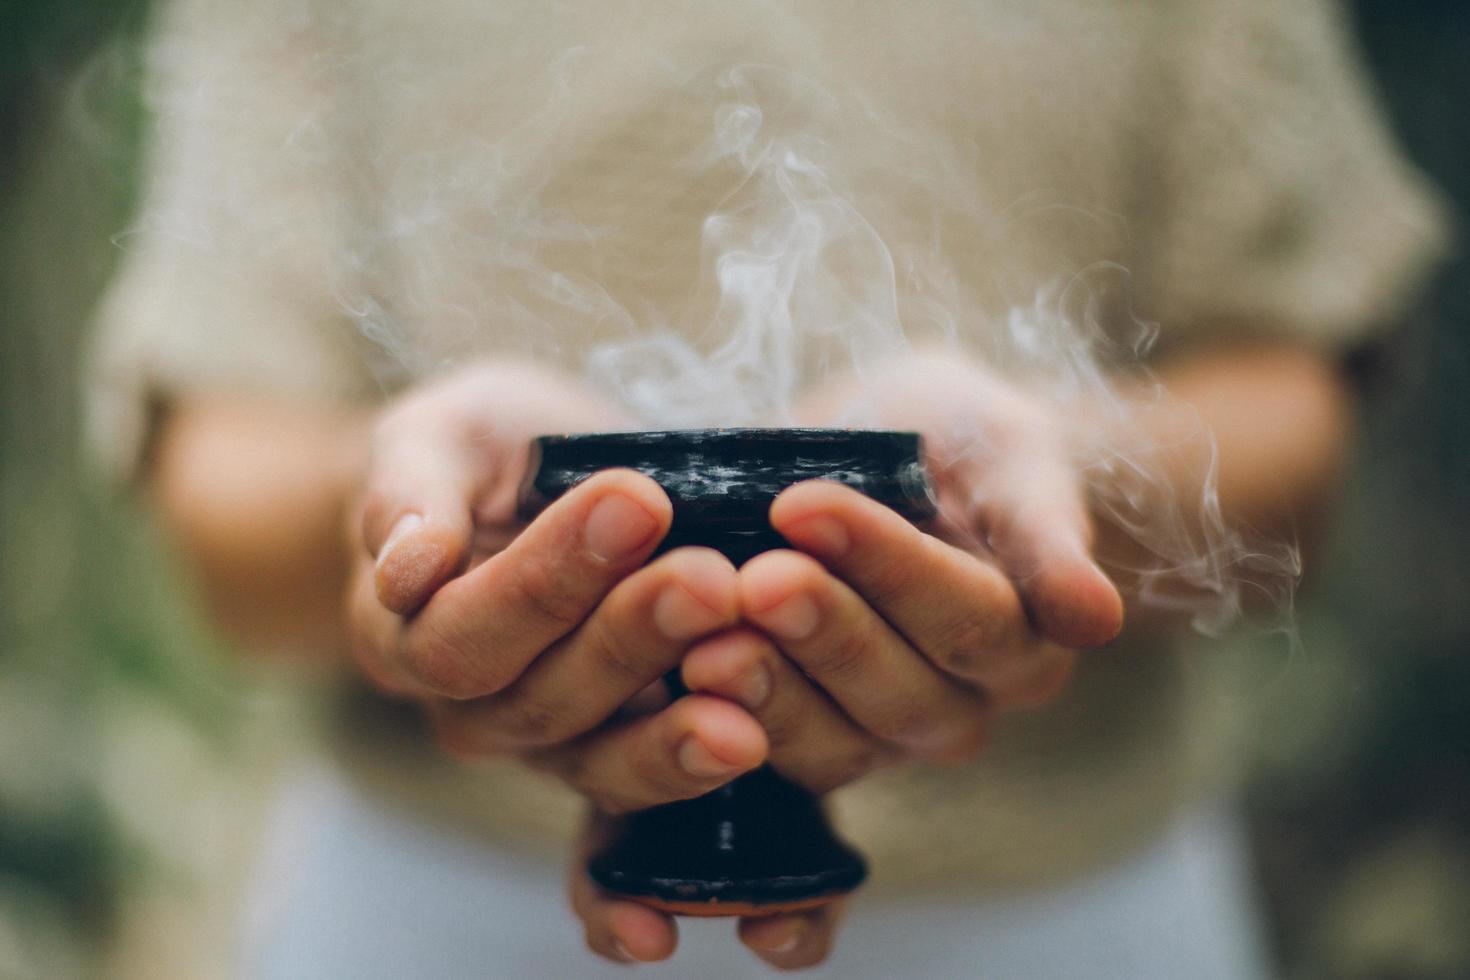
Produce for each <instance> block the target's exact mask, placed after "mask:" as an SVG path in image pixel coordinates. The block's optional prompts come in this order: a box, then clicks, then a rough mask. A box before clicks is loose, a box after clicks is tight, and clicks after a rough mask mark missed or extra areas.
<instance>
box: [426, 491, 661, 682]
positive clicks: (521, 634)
mask: <svg viewBox="0 0 1470 980" xmlns="http://www.w3.org/2000/svg"><path fill="white" fill-rule="evenodd" d="M671 520H672V506H671V505H670V503H669V498H668V496H667V495H665V494H664V492H663V490H662V489H660V488H659V485H658V484H657V483H654V482H653V481H652V480H650V479H649V478H648V477H646V476H643V475H641V474H639V473H635V472H633V471H632V470H609V471H606V472H603V473H599V474H597V475H596V476H593V477H592V478H591V479H589V480H587V481H586V482H585V483H582V484H581V485H579V486H577V487H575V488H573V489H572V490H571V491H569V492H568V493H566V494H565V495H564V496H562V497H561V498H560V499H559V500H557V501H556V502H554V503H553V504H552V505H551V506H550V507H548V508H547V509H546V510H545V511H544V512H543V513H542V514H541V515H540V516H539V517H537V518H536V519H535V520H534V521H532V522H531V524H530V526H528V527H527V528H526V529H525V530H524V531H522V532H521V534H520V535H519V536H517V537H516V539H515V540H514V541H512V542H511V543H510V545H509V546H508V547H507V548H506V549H505V550H504V551H502V552H500V553H499V554H497V555H495V556H494V557H492V558H490V559H488V560H487V561H485V562H484V563H483V564H481V565H480V566H479V567H478V568H476V569H474V570H473V571H470V572H468V573H466V574H464V575H461V576H460V577H459V578H456V579H454V580H452V581H451V582H449V583H448V584H446V585H445V586H444V587H443V588H441V589H440V590H439V591H438V592H436V593H435V594H434V596H433V598H432V599H430V600H429V603H428V604H427V605H426V606H424V608H423V609H422V610H420V611H419V613H418V615H417V616H415V617H414V618H413V619H411V620H409V622H408V624H407V625H406V627H405V630H404V635H403V642H402V644H401V646H400V650H399V655H400V658H401V659H402V661H403V663H404V667H405V669H406V670H407V671H408V672H409V673H410V674H411V675H413V676H414V677H415V678H416V679H417V680H418V681H419V682H420V683H421V684H423V685H424V687H425V688H427V689H428V690H430V691H432V692H434V693H437V694H440V695H443V696H445V697H450V698H472V697H481V696H484V695H486V694H494V693H496V692H497V691H501V690H504V689H505V688H506V687H508V686H509V685H510V684H511V683H512V682H513V681H514V680H515V679H516V678H517V677H519V676H520V675H521V672H522V671H523V670H525V668H526V666H527V665H528V664H530V662H531V661H532V660H533V659H534V658H535V657H536V655H537V654H539V653H540V652H541V651H542V650H544V649H546V648H547V647H548V646H550V645H551V644H553V643H555V642H556V641H557V640H560V639H561V638H562V637H563V636H566V635H567V634H569V633H571V632H572V631H573V630H574V629H576V628H577V626H578V625H580V624H581V622H582V621H583V620H584V619H586V618H587V616H588V614H589V613H591V612H592V610H593V609H594V608H595V607H596V606H597V604H598V603H599V602H601V601H602V598H603V597H604V596H605V595H607V593H608V592H609V591H611V590H612V588H613V586H615V585H616V584H617V583H618V582H619V581H621V580H622V579H623V578H624V577H625V576H626V575H627V574H628V573H630V572H632V571H633V570H634V569H636V568H638V567H639V566H640V565H642V564H643V562H644V561H645V560H647V558H648V556H649V554H650V553H652V551H653V549H654V548H655V547H656V546H657V544H658V542H659V540H660V539H661V538H662V537H663V536H664V534H665V533H667V531H668V529H669V524H670V522H671Z"/></svg>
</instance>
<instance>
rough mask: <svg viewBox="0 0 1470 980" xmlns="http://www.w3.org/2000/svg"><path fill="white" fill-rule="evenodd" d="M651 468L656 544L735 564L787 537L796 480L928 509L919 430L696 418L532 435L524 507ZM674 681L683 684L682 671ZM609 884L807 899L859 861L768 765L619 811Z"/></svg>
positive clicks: (722, 896)
mask: <svg viewBox="0 0 1470 980" xmlns="http://www.w3.org/2000/svg"><path fill="white" fill-rule="evenodd" d="M614 467H627V468H630V469H634V470H638V471H639V472H642V473H645V474H647V475H648V476H650V477H652V478H653V479H654V480H655V481H656V482H658V484H659V485H660V486H662V487H663V489H664V491H665V492H666V493H668V495H669V499H670V500H671V501H672V503H673V508H674V520H673V525H672V527H671V528H670V530H669V533H668V535H667V537H665V539H664V540H663V542H662V543H661V544H660V545H659V548H658V551H657V552H655V555H654V557H657V556H658V555H660V554H663V553H665V552H667V551H670V550H672V549H674V548H678V547H681V546H684V545H701V546H704V547H709V548H715V549H716V550H718V551H720V552H721V553H723V554H724V555H725V556H726V557H728V558H729V559H730V560H731V561H732V562H733V563H734V564H735V565H736V566H739V565H741V564H743V563H744V562H745V561H746V560H748V559H749V558H751V557H753V556H755V555H758V554H760V553H761V552H763V551H769V550H771V549H773V548H783V547H787V546H788V545H787V542H786V541H785V540H784V539H783V538H782V537H781V536H780V535H779V534H777V533H776V531H775V530H774V529H773V528H772V527H771V525H770V521H769V517H768V513H769V510H770V506H771V501H772V500H774V499H775V497H776V495H777V494H778V493H780V492H781V491H782V490H784V489H785V488H786V487H789V486H791V485H792V484H795V483H800V482H802V481H803V480H814V479H823V480H832V481H835V482H838V483H843V484H846V485H847V486H850V487H852V488H854V489H856V490H858V491H860V492H862V493H864V494H866V495H867V496H869V497H872V498H873V499H875V500H877V501H879V502H881V503H883V504H886V505H888V506H889V507H892V508H893V509H894V510H896V511H897V512H898V513H900V514H902V515H903V516H904V517H907V518H908V519H910V520H914V521H919V520H926V519H928V518H931V517H933V516H934V504H933V494H932V492H931V489H930V485H929V481H928V477H927V474H926V473H925V470H924V466H923V462H922V455H921V443H920V439H919V436H918V435H916V434H914V433H910V432H876V431H862V430H850V429H692V430H682V431H667V432H627V433H590V434H584V435H548V436H541V437H540V438H538V439H535V440H534V441H533V442H532V444H531V460H530V466H529V468H528V470H527V474H526V481H525V483H524V485H523V486H522V488H521V495H520V511H521V516H523V517H525V518H526V519H530V518H532V517H534V516H535V515H536V514H537V513H539V512H540V511H541V510H542V509H543V508H544V507H545V506H546V505H547V504H549V503H550V502H551V501H553V500H555V499H556V498H557V497H559V496H561V495H562V494H563V493H565V492H566V491H567V490H569V489H571V488H572V487H573V486H575V485H576V484H577V483H579V482H581V481H582V480H584V479H586V478H587V477H589V476H591V475H592V474H594V473H596V472H598V471H599V470H605V469H610V468H614ZM665 680H666V683H667V684H668V686H669V690H670V693H671V694H673V695H674V696H676V697H677V696H679V695H681V694H683V693H685V691H684V689H683V686H682V685H681V684H680V682H679V678H678V673H677V671H674V672H671V673H670V674H669V676H668V677H667V678H666V679H665ZM588 872H589V873H590V874H591V876H592V878H593V880H594V881H596V882H597V884H598V885H600V886H601V887H602V888H604V889H605V890H607V891H609V892H613V893H616V894H619V895H623V896H626V897H628V898H631V899H634V900H636V901H639V902H642V903H644V904H646V905H651V906H654V907H656V908H660V909H663V910H665V911H669V912H674V913H677V914H681V915H703V916H715V915H760V914H772V913H775V912H780V911H792V910H796V909H802V908H810V907H814V906H817V905H820V904H822V903H824V902H828V901H831V900H832V899H834V898H836V897H838V896H839V895H843V894H846V893H847V892H849V891H852V890H853V889H854V888H856V887H857V886H858V885H859V884H861V883H862V881H863V878H864V877H865V876H866V874H867V867H866V865H865V864H864V862H863V859H862V857H861V856H859V855H858V854H857V852H856V851H854V850H853V849H852V848H850V847H848V846H847V845H846V844H844V843H843V842H842V841H841V840H839V839H838V838H837V836H836V835H835V834H834V833H833V832H832V829H831V827H830V826H829V824H828V822H827V819H826V816H825V814H824V813H823V811H822V807H821V804H820V802H819V801H818V800H817V799H816V798H815V797H813V796H812V795H811V794H810V793H808V792H807V791H806V790H804V789H802V788H801V787H799V786H797V785H795V784H794V783H791V782H790V781H788V780H786V779H784V778H782V777H781V776H780V775H779V774H778V773H776V772H775V770H773V769H771V768H770V767H768V766H764V767H762V768H760V769H757V770H755V771H753V772H750V773H747V774H745V775H743V776H740V777H739V778H737V779H735V780H734V781H732V782H730V783H727V784H726V785H724V786H722V787H720V788H719V789H717V790H715V791H713V792H711V793H707V794H705V795H704V796H701V797H698V798H697V799H693V800H685V801H681V802H677V803H670V804H666V805H664V806H658V807H653V808H651V809H648V810H642V811H639V812H637V813H633V814H631V815H629V816H627V817H624V818H622V820H621V821H620V822H619V825H618V828H617V831H616V833H615V834H614V835H613V837H612V838H611V840H610V841H609V843H608V844H607V845H606V846H605V847H604V848H603V849H602V850H600V851H599V852H597V853H596V854H594V855H593V856H592V858H591V860H590V861H589V863H588Z"/></svg>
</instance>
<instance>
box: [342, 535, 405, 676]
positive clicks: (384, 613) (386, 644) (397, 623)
mask: <svg viewBox="0 0 1470 980" xmlns="http://www.w3.org/2000/svg"><path fill="white" fill-rule="evenodd" d="M347 621H348V627H349V629H348V632H349V637H350V650H351V653H352V657H353V660H354V661H356V663H357V665H358V667H359V668H360V669H361V670H362V672H363V674H364V675H365V676H366V677H367V679H368V680H369V681H371V682H372V683H373V685H374V686H376V687H377V688H379V689H380V690H382V691H386V692H387V693H389V694H396V695H404V696H409V695H415V694H420V693H422V688H421V686H420V685H419V684H418V683H417V682H416V681H414V679H413V678H412V677H410V676H409V675H408V674H407V673H406V672H405V671H403V670H402V669H401V668H400V666H399V664H398V660H397V657H396V655H395V654H396V651H397V649H398V641H399V633H400V631H401V630H402V629H403V617H401V616H399V615H398V614H397V613H395V612H392V611H390V610H388V609H387V608H385V607H384V606H383V603H382V602H380V601H379V599H378V594H377V589H376V588H375V586H374V583H373V567H372V565H371V564H369V563H368V562H367V561H366V560H363V561H360V562H358V563H357V566H356V567H355V568H354V570H353V573H352V580H351V582H350V583H349V584H348V587H347Z"/></svg>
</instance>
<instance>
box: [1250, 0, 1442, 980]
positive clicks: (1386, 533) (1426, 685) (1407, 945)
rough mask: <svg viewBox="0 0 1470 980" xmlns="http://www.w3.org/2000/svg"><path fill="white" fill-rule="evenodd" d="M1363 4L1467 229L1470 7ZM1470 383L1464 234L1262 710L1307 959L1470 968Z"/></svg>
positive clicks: (1373, 412) (1263, 863)
mask: <svg viewBox="0 0 1470 980" xmlns="http://www.w3.org/2000/svg"><path fill="white" fill-rule="evenodd" d="M1353 10H1354V13H1355V15H1356V17H1357V22H1358V27H1359V36H1360V39H1361V45H1362V50H1363V54H1364V56H1365V57H1366V60H1367V61H1368V64H1369V66H1370V67H1371V68H1372V70H1373V73H1374V75H1375V76H1376V78H1377V80H1378V84H1379V86H1380V89H1381V92H1382V95H1383V97H1384V103H1385V106H1386V108H1387V110H1388V112H1389V115H1390V117H1391V119H1392V121H1393V123H1394V126H1395V128H1396V130H1397V133H1398V135H1399V138H1400V140H1401V142H1402V144H1403V146H1404V148H1405V150H1406V151H1407V152H1408V154H1409V156H1410V157H1411V158H1412V159H1413V160H1414V162H1415V163H1416V164H1417V165H1418V166H1419V167H1421V168H1422V169H1423V170H1424V171H1425V172H1426V173H1427V174H1428V175H1429V176H1430V178H1431V179H1432V180H1433V181H1434V182H1435V183H1436V184H1437V185H1438V186H1439V188H1440V189H1441V191H1442V192H1443V193H1444V194H1445V195H1446V196H1447V198H1448V199H1449V200H1450V202H1451V204H1452V206H1454V207H1455V208H1456V210H1457V211H1459V213H1458V214H1457V215H1456V217H1457V219H1458V221H1459V224H1460V232H1461V235H1462V236H1463V234H1464V231H1465V218H1464V211H1465V205H1466V203H1467V202H1470V127H1466V126H1465V125H1464V112H1465V108H1464V107H1465V106H1466V105H1467V104H1470V57H1467V55H1470V5H1467V4H1465V3H1463V2H1462V0H1419V2H1416V3H1403V2H1401V0H1357V2H1356V3H1355V4H1354V5H1353ZM1467 391H1470V257H1467V255H1466V253H1465V250H1464V249H1463V248H1460V249H1458V250H1457V251H1456V253H1455V255H1454V256H1453V257H1452V259H1451V261H1450V263H1449V265H1448V266H1447V268H1445V269H1444V270H1443V273H1442V274H1441V275H1440V277H1439V279H1438V280H1437V282H1436V283H1435V284H1434V286H1433V288H1431V290H1430V291H1429V295H1428V298H1427V301H1426V303H1425V306H1424V309H1423V311H1422V314H1421V316H1420V317H1418V318H1417V320H1416V321H1415V322H1414V323H1411V324H1410V325H1409V326H1408V329H1407V330H1406V331H1405V333H1404V334H1403V336H1402V337H1401V338H1400V340H1399V342H1398V343H1396V345H1395V346H1394V348H1393V349H1392V350H1390V351H1388V352H1386V356H1385V357H1384V358H1383V359H1382V362H1381V363H1379V364H1378V365H1376V376H1375V377H1374V378H1373V383H1372V384H1371V386H1370V391H1369V397H1368V401H1367V404H1366V406H1365V412H1364V433H1363V441H1362V444H1361V446H1360V448H1359V453H1358V460H1357V465H1356V466H1355V468H1354V473H1353V475H1352V478H1351V480H1350V482H1349V491H1348V496H1347V499H1346V500H1345V501H1344V502H1343V508H1342V510H1343V513H1342V515H1341V518H1342V519H1341V520H1340V522H1339V526H1338V533H1337V535H1336V537H1335V539H1334V541H1333V543H1332V546H1331V547H1330V548H1329V550H1328V553H1327V555H1326V556H1325V558H1326V560H1325V561H1323V562H1319V565H1320V568H1321V570H1322V574H1321V577H1320V581H1319V582H1318V583H1317V586H1316V587H1315V588H1314V595H1313V596H1312V597H1311V600H1312V601H1311V603H1310V607H1309V615H1308V617H1307V619H1306V621H1305V623H1304V634H1305V638H1306V643H1307V646H1306V652H1305V654H1304V655H1303V657H1302V659H1303V661H1304V665H1303V667H1302V669H1298V670H1294V671H1292V672H1290V674H1291V676H1290V679H1289V680H1288V681H1286V682H1285V683H1286V686H1287V687H1288V688H1290V690H1288V691H1286V692H1283V693H1282V694H1281V696H1279V697H1277V698H1275V699H1274V701H1275V703H1274V705H1273V711H1272V713H1270V714H1269V715H1268V718H1267V720H1266V721H1265V722H1264V723H1263V724H1262V725H1261V726H1260V730H1261V732H1262V733H1263V737H1262V744H1261V746H1260V754H1261V761H1262V765H1261V766H1259V768H1258V771H1257V775H1256V779H1255V783H1254V785H1253V787H1252V792H1251V794H1250V808H1251V815H1252V821H1253V829H1254V837H1255V841H1256V848H1257V853H1258V861H1259V870H1260V876H1261V879H1262V882H1263V884H1264V886H1265V889H1266V892H1267V895H1268V898H1269V901H1270V906H1271V908H1270V912H1271V916H1270V921H1271V925H1272V928H1273V932H1274V935H1275V938H1276V941H1277V945H1278V948H1279V952H1280V954H1281V959H1282V960H1283V962H1284V963H1285V964H1286V969H1287V972H1288V975H1289V976H1293V977H1322V976H1326V977H1353V978H1365V980H1366V978H1378V977H1383V978H1387V977H1404V978H1410V977H1424V978H1431V977H1432V978H1445V980H1450V978H1461V977H1467V976H1470V943H1467V941H1466V938H1465V931H1464V924H1465V923H1467V922H1470V876H1467V874H1466V872H1467V870H1470V710H1467V699H1470V656H1467V654H1470V602H1467V601H1466V596H1467V595H1470V563H1467V562H1466V560H1465V559H1466V556H1467V555H1470V400H1467V397H1466V392H1467ZM1309 732H1310V734H1309ZM1293 742H1295V743H1296V744H1295V746H1293V744H1292V743H1293ZM1293 748H1295V751H1293Z"/></svg>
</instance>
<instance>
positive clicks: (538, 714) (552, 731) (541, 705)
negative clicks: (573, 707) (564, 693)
mask: <svg viewBox="0 0 1470 980" xmlns="http://www.w3.org/2000/svg"><path fill="white" fill-rule="evenodd" d="M495 727H496V728H497V729H498V730H499V731H501V732H503V733H504V734H505V735H506V737H508V738H509V739H511V740H513V741H514V742H516V743H517V744H519V745H522V746H526V747H531V748H538V747H539V748H545V747H549V746H552V745H557V744H559V743H561V742H565V741H567V740H568V739H570V738H571V737H572V736H574V735H576V734H577V732H576V731H575V730H574V729H573V727H572V725H571V719H570V717H569V715H568V713H567V711H566V709H565V708H564V707H563V706H562V705H561V704H559V703H557V702H553V701H549V700H547V699H545V698H542V697H538V696H529V695H528V696H524V697H520V698H516V699H515V700H514V701H513V702H512V703H511V704H510V705H509V706H507V708H506V710H505V713H504V715H503V716H502V717H501V718H499V719H497V723H496V726H495Z"/></svg>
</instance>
